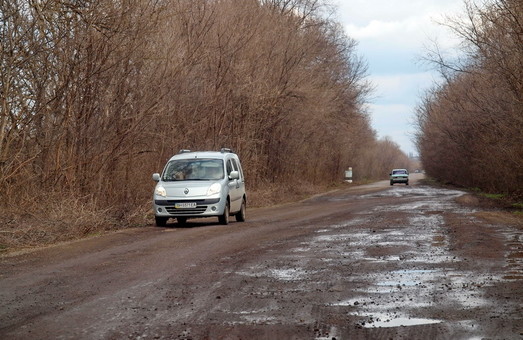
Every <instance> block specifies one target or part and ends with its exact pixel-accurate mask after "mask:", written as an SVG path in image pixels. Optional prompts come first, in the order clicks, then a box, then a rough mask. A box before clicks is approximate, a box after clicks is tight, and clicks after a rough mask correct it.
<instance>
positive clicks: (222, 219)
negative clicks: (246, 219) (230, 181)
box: [218, 201, 230, 225]
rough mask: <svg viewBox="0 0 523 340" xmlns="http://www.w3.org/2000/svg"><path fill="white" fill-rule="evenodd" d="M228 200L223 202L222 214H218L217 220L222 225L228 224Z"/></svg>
mask: <svg viewBox="0 0 523 340" xmlns="http://www.w3.org/2000/svg"><path fill="white" fill-rule="evenodd" d="M229 210H230V208H229V201H227V203H225V209H223V214H222V215H220V216H218V222H220V224H223V225H227V224H229Z"/></svg>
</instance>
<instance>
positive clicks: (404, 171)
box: [392, 170, 407, 175]
mask: <svg viewBox="0 0 523 340" xmlns="http://www.w3.org/2000/svg"><path fill="white" fill-rule="evenodd" d="M406 173H407V171H406V170H394V171H393V172H392V174H393V175H405V174H406Z"/></svg>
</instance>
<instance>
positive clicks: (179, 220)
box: [176, 217, 187, 224]
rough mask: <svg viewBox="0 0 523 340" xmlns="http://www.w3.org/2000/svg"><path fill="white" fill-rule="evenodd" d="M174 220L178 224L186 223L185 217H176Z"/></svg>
mask: <svg viewBox="0 0 523 340" xmlns="http://www.w3.org/2000/svg"><path fill="white" fill-rule="evenodd" d="M176 220H177V221H178V224H185V223H187V217H176Z"/></svg>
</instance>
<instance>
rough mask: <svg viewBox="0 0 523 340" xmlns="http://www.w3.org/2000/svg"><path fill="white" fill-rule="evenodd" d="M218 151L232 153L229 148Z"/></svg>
mask: <svg viewBox="0 0 523 340" xmlns="http://www.w3.org/2000/svg"><path fill="white" fill-rule="evenodd" d="M220 151H221V152H222V153H226V152H230V153H232V150H231V149H229V148H221V150H220Z"/></svg>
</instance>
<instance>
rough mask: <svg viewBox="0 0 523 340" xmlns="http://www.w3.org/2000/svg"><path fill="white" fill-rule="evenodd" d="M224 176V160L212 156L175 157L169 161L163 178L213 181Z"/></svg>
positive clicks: (164, 179) (166, 179)
mask: <svg viewBox="0 0 523 340" xmlns="http://www.w3.org/2000/svg"><path fill="white" fill-rule="evenodd" d="M223 177H224V171H223V160H221V159H212V158H194V159H175V160H172V161H169V163H167V166H166V167H165V170H164V172H163V176H162V180H163V181H166V182H169V181H211V180H219V179H222V178H223Z"/></svg>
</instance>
